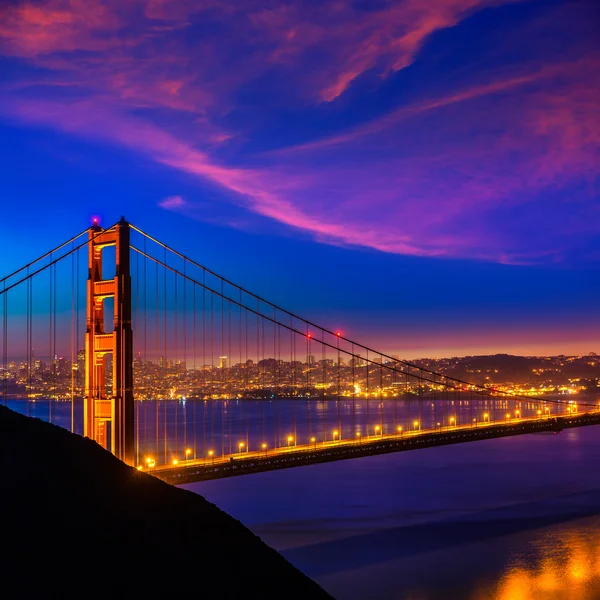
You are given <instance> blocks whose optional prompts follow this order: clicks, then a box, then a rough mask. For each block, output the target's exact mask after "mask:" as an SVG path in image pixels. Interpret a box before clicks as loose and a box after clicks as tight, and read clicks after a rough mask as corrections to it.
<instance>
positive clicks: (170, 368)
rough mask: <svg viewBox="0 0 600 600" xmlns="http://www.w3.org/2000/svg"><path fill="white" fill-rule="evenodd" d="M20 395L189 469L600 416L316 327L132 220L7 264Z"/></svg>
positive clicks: (188, 473)
mask: <svg viewBox="0 0 600 600" xmlns="http://www.w3.org/2000/svg"><path fill="white" fill-rule="evenodd" d="M0 309H1V310H2V318H1V319H0V339H1V344H2V349H1V363H0V398H1V401H2V403H3V404H4V405H8V406H9V407H11V408H13V409H15V410H18V411H20V412H24V413H26V414H31V415H32V416H38V417H40V418H43V419H45V420H47V421H50V422H52V423H55V424H58V425H61V426H63V427H66V428H67V429H70V430H71V431H72V432H74V433H79V434H82V435H85V436H87V437H89V438H92V439H94V440H95V441H97V442H98V443H99V444H100V445H102V446H103V447H104V448H106V449H107V450H109V451H111V452H112V453H113V454H115V455H116V456H117V457H118V458H120V459H121V460H123V461H124V462H126V463H127V464H129V465H131V466H133V467H136V468H137V469H139V470H143V471H148V472H152V473H153V474H155V475H156V476H158V477H161V478H163V479H165V480H167V481H170V482H174V483H184V482H191V481H197V480H202V479H211V478H217V477H227V476H233V475H238V474H244V473H252V472H258V471H265V470H271V469H279V468H288V467H293V466H300V465H307V464H314V463H319V462H326V461H333V460H342V459H348V458H355V457H359V456H367V455H373V454H380V453H385V452H397V451H403V450H410V449H415V448H424V447H431V446H438V445H444V444H455V443H462V442H467V441H474V440H481V439H486V438H492V437H502V436H510V435H518V434H525V433H534V432H542V431H550V432H554V433H557V432H559V431H561V430H562V429H563V428H567V427H577V426H582V425H592V424H598V423H600V408H599V407H598V406H597V405H595V404H593V403H590V402H588V403H585V402H578V403H575V402H573V401H572V400H569V399H565V398H548V397H530V396H525V395H520V394H515V393H511V392H508V391H506V390H501V389H497V388H495V387H491V386H488V385H485V384H483V383H474V382H468V381H463V380H460V379H457V378H453V377H450V376H448V375H445V374H443V373H438V372H436V371H434V370H431V369H429V368H425V367H423V366H421V365H417V364H414V363H411V362H408V361H404V360H401V359H399V358H398V357H394V356H390V355H389V354H386V353H384V352H380V351H377V350H375V349H373V348H371V347H369V346H367V345H364V344H361V343H359V342H357V341H355V340H351V339H349V338H348V337H347V336H345V335H344V334H343V333H342V332H340V331H335V330H332V329H328V328H325V327H322V326H320V325H317V324H316V323H314V322H312V321H309V320H307V319H305V318H303V317H300V316H298V315H297V314H295V313H292V312H290V311H288V310H285V309H284V308H282V307H280V306H278V305H276V304H274V303H272V302H269V301H268V300H266V299H265V298H263V297H261V296H258V295H257V294H255V293H253V292H251V291H249V290H247V289H245V288H243V287H241V286H239V285H236V284H235V283H233V282H232V281H230V280H229V279H226V278H224V277H222V276H220V275H218V274H217V273H215V272H214V271H211V270H210V269H208V268H207V267H205V266H203V265H201V264H200V263H199V262H197V261H195V260H192V259H191V258H189V257H187V256H185V255H183V254H182V253H180V252H178V251H176V250H175V249H173V248H172V247H170V246H168V245H166V244H164V243H162V242H161V241H159V240H157V239H156V238H154V237H152V236H151V235H149V234H147V233H145V232H144V231H142V230H141V229H139V228H137V227H136V226H134V225H132V224H129V223H128V222H126V221H125V220H124V219H121V221H119V222H118V223H116V224H115V225H113V226H112V227H108V228H102V227H100V226H99V225H98V223H97V222H95V223H94V224H93V226H92V227H90V228H86V229H85V230H84V231H82V232H81V233H79V234H78V235H76V236H74V237H72V238H71V239H69V240H67V241H66V242H64V243H62V244H60V245H58V246H57V247H55V248H53V249H52V250H51V251H49V252H47V253H45V254H44V255H43V256H41V257H39V258H37V259H36V260H34V261H32V262H30V263H28V264H26V265H24V266H23V267H21V268H20V269H18V270H16V271H14V272H13V273H11V274H9V275H7V276H5V277H3V278H2V279H0Z"/></svg>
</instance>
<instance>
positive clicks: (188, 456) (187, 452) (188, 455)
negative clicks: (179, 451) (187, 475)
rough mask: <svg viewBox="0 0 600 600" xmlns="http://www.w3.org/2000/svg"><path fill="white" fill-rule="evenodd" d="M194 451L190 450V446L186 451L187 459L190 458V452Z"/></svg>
mask: <svg viewBox="0 0 600 600" xmlns="http://www.w3.org/2000/svg"><path fill="white" fill-rule="evenodd" d="M191 453H192V451H191V450H190V448H188V449H187V450H186V451H185V460H190V454H191Z"/></svg>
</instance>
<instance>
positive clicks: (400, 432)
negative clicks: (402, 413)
mask: <svg viewBox="0 0 600 600" xmlns="http://www.w3.org/2000/svg"><path fill="white" fill-rule="evenodd" d="M397 429H398V433H399V434H400V435H402V425H398V428H397Z"/></svg>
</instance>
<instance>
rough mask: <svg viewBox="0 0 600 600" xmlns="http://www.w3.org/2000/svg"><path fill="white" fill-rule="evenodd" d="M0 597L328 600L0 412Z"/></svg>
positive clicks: (103, 459)
mask: <svg viewBox="0 0 600 600" xmlns="http://www.w3.org/2000/svg"><path fill="white" fill-rule="evenodd" d="M0 531H1V535H0V590H1V595H2V597H3V598H13V597H19V598H29V597H34V596H39V597H44V598H50V597H56V598H60V597H71V596H73V597H82V598H88V597H97V596H98V597H99V596H106V597H109V598H122V597H131V598H135V597H141V598H159V597H165V598H166V597H168V598H179V597H181V598H183V597H184V594H185V597H186V598H191V597H194V596H195V597H200V598H219V599H220V598H235V599H236V600H239V599H241V598H248V599H251V598H260V599H271V598H273V599H276V598H277V599H280V598H311V599H316V600H318V599H321V598H322V599H325V598H331V596H329V595H328V594H327V593H326V592H324V591H323V590H322V589H321V588H320V587H319V586H317V584H315V583H314V582H313V581H311V580H310V579H309V578H308V577H306V576H305V575H303V574H302V573H301V572H300V571H298V570H297V569H296V568H295V567H293V566H292V565H291V564H290V563H288V562H287V561H286V560H285V559H284V558H283V557H282V556H281V555H280V554H278V553H277V552H276V551H275V550H273V549H271V548H269V547H268V546H267V545H266V544H264V543H263V542H262V541H261V540H260V539H259V538H258V537H257V536H255V535H254V534H253V533H252V532H251V531H249V530H248V529H247V528H246V527H244V526H243V525H242V524H241V523H240V522H239V521H236V520H235V519H233V518H232V517H230V516H229V515H227V514H226V513H224V512H223V511H221V510H220V509H219V508H217V507H216V506H215V505H213V504H211V503H210V502H208V501H206V500H205V499H204V498H202V497H201V496H199V495H197V494H194V493H192V492H188V491H185V490H182V489H178V488H175V487H172V486H170V485H167V484H166V483H163V482H162V481H159V480H158V479H155V478H154V477H152V476H150V475H147V474H144V473H140V472H138V471H136V470H135V469H132V468H130V467H128V466H126V465H125V464H123V463H122V462H120V461H119V460H117V459H116V458H115V457H114V456H112V455H111V454H110V453H108V452H106V451H105V450H103V449H102V448H100V446H98V445H97V444H96V443H95V442H93V441H91V440H89V439H86V438H83V437H79V436H77V435H73V434H71V433H69V432H68V431H65V430H63V429H60V428H59V427H56V426H54V425H50V424H48V423H44V422H42V421H40V420H37V419H31V418H29V417H24V416H22V415H19V414H17V413H15V412H13V411H11V410H9V409H7V408H5V407H2V406H0Z"/></svg>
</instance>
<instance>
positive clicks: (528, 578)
mask: <svg viewBox="0 0 600 600" xmlns="http://www.w3.org/2000/svg"><path fill="white" fill-rule="evenodd" d="M594 525H597V523H596V524H594ZM589 526H590V523H587V524H586V525H584V527H585V530H579V531H578V530H575V531H571V532H567V533H562V534H559V535H556V534H546V535H545V536H544V537H543V538H542V539H541V540H538V541H537V542H535V543H534V544H532V546H533V548H532V550H533V552H534V553H535V554H536V557H535V558H534V559H533V560H532V557H523V556H516V557H515V558H513V560H512V561H511V563H510V564H509V565H508V568H507V571H506V573H505V574H504V575H503V576H502V578H501V579H500V581H499V582H498V583H497V584H496V585H495V586H493V587H492V589H487V590H486V589H483V590H478V591H476V592H475V593H474V594H473V596H472V599H473V600H538V599H540V600H546V599H547V600H559V599H565V600H566V599H569V600H570V599H571V598H572V599H578V600H597V599H598V598H600V543H599V531H598V530H597V529H596V530H594V529H588V527H589Z"/></svg>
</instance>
